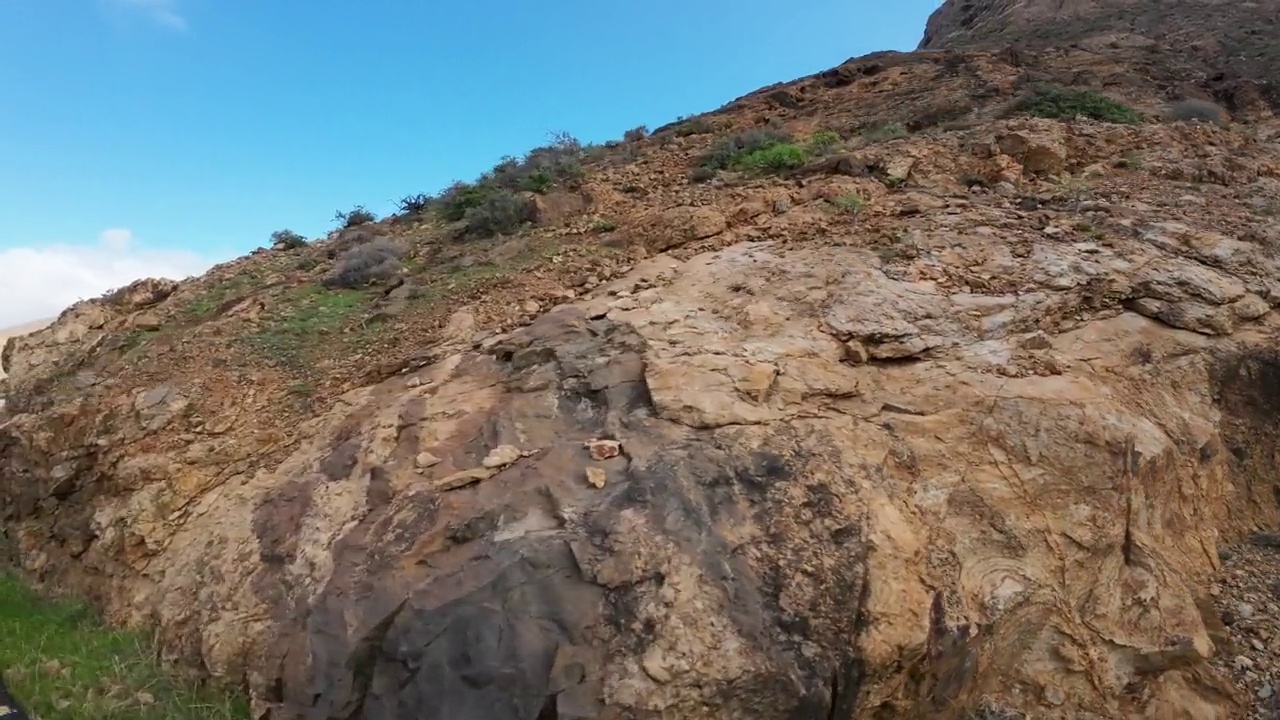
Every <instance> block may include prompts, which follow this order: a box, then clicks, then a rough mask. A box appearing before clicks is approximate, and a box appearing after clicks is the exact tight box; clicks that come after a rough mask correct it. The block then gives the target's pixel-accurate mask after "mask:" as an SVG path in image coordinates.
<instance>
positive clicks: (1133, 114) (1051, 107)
mask: <svg viewBox="0 0 1280 720" xmlns="http://www.w3.org/2000/svg"><path fill="white" fill-rule="evenodd" d="M1013 110H1014V112H1020V113H1024V114H1027V115H1034V116H1035V117H1042V118H1049V119H1052V120H1072V119H1074V118H1076V117H1077V116H1084V117H1087V118H1092V119H1094V120H1099V121H1101V122H1110V123H1123V124H1128V125H1132V124H1136V123H1140V122H1142V115H1141V114H1139V113H1138V111H1137V110H1134V109H1133V108H1131V107H1129V106H1128V105H1125V104H1123V103H1118V102H1116V101H1115V100H1112V99H1111V98H1109V97H1106V96H1105V95H1102V94H1099V93H1097V92H1094V91H1093V90H1087V89H1075V88H1061V87H1052V86H1045V87H1038V88H1035V89H1034V90H1032V91H1031V93H1030V94H1028V95H1026V96H1024V97H1023V98H1022V99H1021V100H1019V101H1018V102H1017V103H1015V104H1014V106H1013Z"/></svg>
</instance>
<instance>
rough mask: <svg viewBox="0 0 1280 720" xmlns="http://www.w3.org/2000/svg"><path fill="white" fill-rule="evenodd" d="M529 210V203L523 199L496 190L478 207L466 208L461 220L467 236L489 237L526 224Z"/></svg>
mask: <svg viewBox="0 0 1280 720" xmlns="http://www.w3.org/2000/svg"><path fill="white" fill-rule="evenodd" d="M530 210H531V208H530V205H529V202H528V201H527V200H525V199H524V198H522V197H520V196H519V195H516V194H515V193H512V192H509V191H505V190H498V191H495V192H493V193H491V194H489V195H488V196H486V197H485V199H484V201H483V202H481V203H480V204H479V205H476V206H475V207H471V208H468V209H467V211H466V214H465V216H464V218H463V219H464V220H465V221H466V223H467V234H468V235H472V236H475V237H490V236H492V235H499V234H502V233H508V232H512V231H514V230H516V229H517V228H519V227H520V226H521V225H523V224H524V223H526V222H528V221H529V220H530V219H531V217H530Z"/></svg>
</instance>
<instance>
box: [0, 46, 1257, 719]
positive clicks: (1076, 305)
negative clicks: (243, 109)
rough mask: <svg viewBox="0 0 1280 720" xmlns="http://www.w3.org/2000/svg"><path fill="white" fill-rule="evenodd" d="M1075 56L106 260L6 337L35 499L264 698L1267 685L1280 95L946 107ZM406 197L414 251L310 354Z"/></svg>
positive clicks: (908, 67)
mask: <svg viewBox="0 0 1280 720" xmlns="http://www.w3.org/2000/svg"><path fill="white" fill-rule="evenodd" d="M1098 52H1100V51H1098ZM1088 53H1094V55H1093V56H1090V57H1094V58H1095V60H1096V59H1097V58H1100V57H1103V56H1102V55H1098V54H1097V52H1095V51H1092V50H1087V49H1085V50H1081V49H1079V48H1076V49H1072V50H1070V52H1066V51H1064V55H1063V57H1069V58H1073V59H1081V58H1084V59H1085V60H1088V58H1087V57H1085V55H1087V54H1088ZM1052 57H1057V55H1054V54H1052V53H1048V54H1045V55H1043V56H1038V57H1035V58H1031V57H1029V56H1023V55H1019V54H1018V53H1013V54H1008V53H1005V54H1000V55H993V54H981V53H971V54H963V53H945V52H944V53H919V54H913V55H908V54H879V55H876V56H872V57H868V58H864V59H858V60H854V61H850V62H849V63H846V64H844V65H842V66H840V67H839V68H836V69H834V70H832V71H828V72H826V73H821V74H819V75H815V76H812V77H809V78H805V79H802V80H800V81H797V82H796V83H793V84H791V85H788V86H786V87H781V88H769V89H766V90H762V91H760V92H759V93H756V94H753V95H750V96H747V97H745V98H742V99H740V100H738V101H735V103H733V104H731V105H730V106H727V109H725V110H724V112H723V113H722V115H721V116H719V117H717V118H713V119H714V120H715V121H716V122H722V123H729V122H738V123H740V125H741V127H757V126H763V125H765V124H766V123H768V122H769V119H770V118H773V119H776V118H782V120H780V121H779V122H783V123H784V124H785V123H791V125H792V126H794V128H796V129H797V132H799V131H800V130H803V131H804V132H808V131H811V130H814V129H815V128H818V127H825V126H830V127H846V126H848V125H849V124H850V123H853V122H854V121H855V120H856V121H857V122H858V123H859V127H861V126H862V123H863V120H865V119H866V118H865V117H864V115H865V116H866V117H871V116H874V117H875V118H876V119H877V121H878V122H887V121H889V120H892V119H893V118H894V117H895V116H894V115H893V113H899V112H908V113H910V114H911V117H910V118H903V121H904V122H907V123H909V124H911V129H912V130H918V132H916V134H913V135H910V136H908V137H891V138H888V139H885V140H883V141H876V142H865V143H864V142H858V143H852V144H851V147H849V148H847V150H846V151H842V152H840V153H839V154H834V155H832V156H831V157H830V158H827V159H825V160H823V161H821V162H815V163H812V164H807V165H805V166H804V167H801V168H799V169H797V170H796V171H795V173H794V174H792V175H788V176H786V177H777V176H769V177H768V178H767V179H760V178H745V179H743V178H738V179H737V180H734V181H732V182H730V181H727V180H723V179H717V180H715V181H714V182H707V183H694V184H690V183H689V182H688V174H689V170H690V167H692V166H693V165H695V164H696V163H697V162H698V160H697V158H699V157H701V155H702V154H703V153H705V152H707V151H708V150H709V149H710V148H711V147H712V145H713V143H714V142H715V140H716V137H715V135H714V134H713V133H712V132H711V131H710V130H708V131H706V132H696V133H694V132H691V133H688V134H674V133H668V134H667V135H666V136H663V135H662V133H661V132H659V133H656V135H657V136H658V137H655V138H651V139H649V140H645V141H644V142H646V143H649V144H648V145H643V146H642V145H640V144H633V146H630V147H629V148H628V149H627V152H629V153H633V154H634V155H635V156H636V157H640V158H642V159H643V162H639V161H637V162H635V163H630V164H623V163H613V164H609V163H604V164H602V165H601V166H600V167H593V168H592V171H591V173H587V174H586V176H585V177H584V178H583V180H582V188H581V191H580V194H574V195H573V196H572V197H568V196H565V197H560V198H558V199H557V198H554V197H553V198H543V199H541V200H539V201H538V202H540V203H541V204H540V205H539V206H538V207H537V208H534V209H535V210H537V213H535V214H536V215H537V216H538V224H537V227H530V228H528V229H527V231H526V232H525V233H524V234H521V235H519V236H513V237H511V238H498V239H494V240H492V242H491V244H489V245H483V244H478V245H477V247H474V248H464V247H463V245H462V244H460V243H459V242H458V241H457V240H456V239H454V238H453V237H452V236H450V235H448V234H447V232H446V230H447V228H446V229H445V230H441V229H439V228H436V227H435V226H431V227H428V228H426V229H424V227H425V226H426V224H425V223H424V224H420V225H414V223H413V222H412V221H411V220H405V221H403V222H399V223H398V224H397V223H387V224H383V225H378V226H373V225H372V224H371V225H369V226H362V227H360V228H355V229H352V230H346V231H342V232H337V233H335V234H334V236H333V237H331V238H329V239H326V240H323V241H318V242H316V243H314V244H313V245H309V246H306V247H299V248H296V249H293V250H290V251H287V252H284V251H270V250H263V251H261V252H260V253H257V254H255V255H252V256H250V257H249V258H246V259H244V260H242V261H236V262H235V263H229V264H228V265H227V266H222V267H219V268H215V269H214V270H213V271H212V272H211V273H210V274H209V275H208V276H207V277H206V278H203V279H201V280H198V281H195V282H192V283H183V284H181V285H176V286H175V285H169V284H164V283H143V284H141V285H137V286H131V288H129V289H126V290H125V291H122V292H121V293H119V294H117V295H115V296H114V297H113V298H107V299H103V300H97V301H90V302H87V303H82V304H79V305H77V306H75V307H73V308H71V309H70V310H68V311H67V312H66V313H64V315H63V316H62V317H61V318H60V319H59V320H58V322H56V323H54V325H53V326H51V327H50V328H47V329H45V330H42V331H40V332H38V333H35V334H33V335H30V336H27V337H25V338H23V339H22V340H21V341H15V342H12V343H10V344H8V345H7V347H6V349H5V352H4V365H5V367H6V368H7V369H9V370H10V371H11V373H12V378H11V379H10V380H11V383H10V384H11V389H10V391H9V392H10V394H11V400H12V401H11V404H10V407H9V413H8V414H7V415H5V416H4V417H2V418H0V469H2V470H3V473H4V475H3V482H0V520H2V521H3V522H4V527H5V529H6V534H8V535H9V536H10V539H11V540H13V541H14V542H15V544H16V545H17V550H18V557H19V560H20V562H21V564H22V566H23V568H24V569H25V570H26V571H27V572H28V573H29V574H30V575H31V576H32V577H33V578H36V579H37V580H41V581H43V582H46V583H51V584H57V585H59V586H61V587H64V588H67V589H71V590H75V591H79V592H82V593H85V594H87V595H89V596H90V597H91V598H93V599H94V600H96V601H97V602H98V603H99V604H100V605H102V606H103V607H104V608H105V610H106V612H107V614H108V616H109V617H110V618H111V619H113V620H114V621H117V622H121V623H131V624H136V625H146V626H152V627H156V628H158V629H159V633H160V639H161V647H162V649H163V651H164V653H165V656H166V658H168V659H170V660H172V661H174V662H175V663H180V664H183V665H185V666H188V667H192V668H194V669H196V670H198V671H200V672H202V673H204V674H207V675H209V676H211V677H213V678H215V679H219V680H223V681H228V682H233V683H234V682H243V683H244V684H245V685H247V686H248V688H249V689H250V691H251V693H252V696H253V700H254V706H255V709H256V710H257V711H258V713H259V716H260V717H263V718H266V717H269V718H271V720H295V719H297V720H353V719H359V720H375V719H376V720H381V719H384V718H390V719H393V720H409V719H410V718H414V719H418V718H428V719H434V718H439V719H440V720H445V719H447V720H552V719H556V720H656V719H657V718H679V719H680V720H720V719H722V718H733V719H734V720H801V719H808V718H827V719H830V720H849V719H851V718H857V719H858V720H880V719H881V718H898V717H908V718H910V717H922V718H969V717H973V715H969V713H972V712H979V711H981V712H983V713H986V714H985V715H982V714H979V715H978V717H1017V716H1018V715H1017V714H1015V713H1019V712H1020V713H1025V714H1026V715H1027V716H1030V717H1037V718H1042V717H1043V718H1062V719H1064V720H1065V719H1067V718H1072V719H1076V718H1125V719H1133V720H1137V719H1138V718H1178V719H1182V718H1186V719H1194V720H1227V719H1228V718H1233V717H1237V716H1238V714H1239V713H1240V712H1241V711H1242V710H1243V708H1244V707H1245V706H1246V705H1247V704H1248V703H1249V702H1251V701H1250V699H1249V695H1248V694H1242V693H1241V692H1239V688H1237V687H1235V686H1233V684H1232V682H1231V681H1230V680H1229V679H1228V675H1229V674H1230V672H1233V671H1231V670H1229V669H1228V670H1224V668H1230V667H1234V666H1226V665H1224V663H1223V661H1222V659H1223V653H1224V652H1227V650H1226V648H1227V647H1228V646H1227V644H1226V640H1224V638H1226V637H1227V634H1226V633H1224V632H1223V631H1222V629H1221V624H1222V623H1221V618H1220V617H1219V616H1218V613H1217V612H1216V611H1215V608H1214V602H1213V601H1212V600H1211V599H1210V598H1211V597H1212V596H1210V595H1209V588H1210V586H1211V580H1212V578H1213V577H1214V576H1215V573H1217V572H1218V571H1219V570H1220V566H1221V560H1220V557H1219V552H1218V551H1219V548H1220V546H1222V545H1224V544H1227V543H1232V542H1237V541H1239V540H1241V539H1242V538H1244V537H1247V536H1249V535H1250V534H1252V533H1254V532H1256V531H1260V530H1262V531H1267V530H1269V531H1273V532H1274V531H1275V529H1276V526H1277V524H1278V523H1280V513H1277V507H1276V502H1277V501H1276V497H1277V496H1276V491H1275V487H1276V478H1275V468H1274V458H1275V457H1276V452H1277V450H1278V448H1280V445H1278V444H1277V438H1278V436H1280V431H1278V430H1277V425H1276V423H1275V418H1276V416H1277V411H1278V410H1280V384H1277V380H1276V378H1280V355H1278V353H1277V350H1276V343H1277V318H1276V313H1275V312H1273V308H1274V307H1276V306H1277V305H1280V225H1278V224H1277V223H1276V221H1275V216H1276V212H1277V209H1278V208H1280V148H1278V147H1277V145H1276V142H1275V137H1276V131H1275V128H1274V123H1271V124H1268V123H1266V122H1261V121H1259V123H1258V124H1255V125H1250V126H1246V127H1231V126H1227V127H1220V126H1216V125H1211V124H1203V123H1202V124H1157V123H1151V124H1144V125H1140V126H1125V125H1115V124H1106V123H1098V122H1092V121H1077V120H1071V121H1062V122H1060V121H1055V120H1043V119H1026V118H1013V119H1010V118H1006V117H1003V115H1002V112H1003V111H1000V112H997V111H996V110H995V109H991V110H989V111H988V109H985V108H979V107H976V106H975V107H969V106H965V108H967V109H963V108H962V112H961V113H960V115H963V114H965V113H968V112H970V111H972V113H973V118H976V119H980V120H982V122H981V123H978V122H977V121H976V120H973V122H971V123H970V124H965V123H960V124H959V125H956V126H952V125H949V124H948V123H947V122H946V121H944V120H943V118H952V119H954V118H955V117H956V115H955V114H954V113H953V110H954V109H955V107H957V106H956V104H955V102H953V101H955V100H957V99H963V100H964V102H970V101H971V100H972V99H973V98H976V97H979V96H982V97H1001V96H1004V95H1009V96H1010V97H1012V92H1013V89H1014V88H1016V87H1018V86H1019V84H1020V83H1024V82H1026V81H1028V80H1030V79H1034V78H1033V77H1031V76H1032V75H1035V72H1039V71H1038V70H1036V71H1035V72H1032V71H1031V70H1025V69H1026V68H1027V67H1030V66H1031V65H1029V64H1034V63H1040V65H1034V67H1036V68H1040V67H1053V68H1056V70H1057V71H1059V72H1066V70H1069V69H1072V68H1074V66H1071V67H1065V66H1063V67H1059V66H1053V65H1052V63H1051V62H1050V60H1046V59H1045V58H1052ZM1104 59H1105V58H1104ZM1033 61H1034V63H1033ZM1090 62H1092V61H1090ZM1107 63H1110V64H1107ZM1107 63H1104V62H1102V61H1101V60H1099V61H1098V62H1097V64H1093V65H1090V66H1089V68H1090V72H1094V71H1096V72H1097V75H1096V77H1100V78H1103V79H1104V80H1106V81H1107V82H1108V83H1112V82H1113V81H1114V82H1119V81H1120V80H1121V79H1123V78H1124V77H1127V76H1129V75H1128V74H1131V72H1136V70H1134V69H1133V67H1129V66H1123V65H1119V64H1116V63H1115V62H1111V61H1107ZM1064 68H1065V69H1064ZM1024 70H1025V73H1024ZM1099 82H1102V81H1101V80H1100V81H1099ZM1104 84H1106V83H1104ZM1157 99H1158V98H1156V97H1154V95H1153V94H1150V93H1149V94H1148V95H1146V96H1144V97H1143V98H1141V100H1142V101H1143V102H1145V103H1147V104H1148V105H1151V106H1157V105H1158V103H1157ZM856 113H860V114H861V115H857V116H856V117H855V114H856ZM984 113H985V114H984ZM971 119H972V118H971ZM823 123H825V125H824V124H823ZM710 125H711V123H708V127H710ZM577 192H578V191H575V193H577ZM851 198H856V199H857V201H856V202H854V201H853V200H851ZM588 208H589V209H590V212H593V213H597V214H598V217H594V218H586V217H582V216H581V213H585V212H587V211H588V210H587V209H588ZM606 220H607V221H606ZM436 232H439V235H438V236H436V235H430V233H436ZM383 237H388V238H394V240H395V241H396V242H400V243H403V244H404V246H405V248H406V252H407V253H408V254H409V255H408V256H409V257H411V258H412V259H413V260H415V261H417V263H418V265H417V266H416V267H417V268H418V269H417V270H415V273H416V274H413V273H410V274H411V275H412V277H406V278H404V279H403V282H402V283H400V284H398V285H396V286H394V287H390V286H388V287H383V288H374V289H369V290H367V291H363V292H365V293H366V295H367V296H368V298H363V297H362V301H363V300H364V299H367V300H368V301H369V307H368V308H366V309H367V313H365V314H363V315H353V316H351V318H349V319H350V320H351V321H350V322H349V323H348V324H339V325H333V326H332V327H328V328H327V330H326V333H327V334H326V333H319V334H318V335H317V336H316V337H317V338H319V339H318V340H317V339H313V338H311V337H310V336H308V337H307V338H304V339H305V340H308V341H312V342H315V343H317V344H318V345H319V346H320V348H321V350H322V351H323V352H314V353H312V354H311V355H309V356H305V357H307V358H308V359H310V360H311V361H312V362H313V366H309V367H305V368H301V369H300V366H301V365H302V363H301V362H300V360H299V358H301V357H304V355H303V354H302V353H301V352H300V351H298V348H297V347H296V345H295V346H290V345H289V344H288V342H287V341H289V340H290V339H291V338H292V339H293V340H296V339H297V338H296V337H293V336H289V335H288V334H287V332H286V331H288V330H290V329H291V328H292V329H296V328H297V327H299V326H301V327H303V328H311V329H314V327H315V325H314V324H312V325H308V324H306V323H300V322H293V323H292V324H290V323H291V322H292V321H294V320H296V319H297V318H298V315H296V314H295V313H297V312H300V311H299V310H298V309H299V308H304V307H307V305H306V303H307V302H311V301H314V300H315V298H317V297H325V298H329V297H331V296H324V295H321V293H323V292H324V288H323V287H322V286H319V285H317V284H316V282H315V280H316V278H317V277H321V276H322V275H323V272H324V271H325V270H326V269H327V268H328V265H326V263H328V264H332V262H333V260H334V258H335V257H338V256H340V255H341V251H342V250H344V249H346V248H349V247H352V246H354V245H355V244H358V243H360V242H368V241H370V239H371V238H383ZM424 237H428V239H427V240H424V239H423V238H424ZM441 238H444V240H441ZM465 252H471V253H475V257H472V256H466V255H465ZM450 263H453V264H450ZM437 267H447V268H449V269H450V271H451V272H450V273H443V272H438V273H435V274H433V271H431V270H423V269H422V268H437ZM511 268H515V269H514V270H512V269H511ZM504 272H505V275H504V274H503V273H504ZM309 273H310V274H309ZM495 277H496V278H498V280H497V281H495V282H493V283H492V284H490V285H483V284H482V281H483V280H484V279H485V278H490V279H492V278H495ZM476 288H479V289H476ZM362 312H363V311H362ZM309 319H310V320H313V321H316V322H317V323H318V322H319V321H318V320H316V318H315V317H311V318H309ZM322 319H323V318H322ZM273 323H274V324H273ZM379 323H380V324H379ZM370 326H372V327H374V328H375V332H373V333H366V334H364V335H361V333H362V332H365V331H366V330H367V329H368V327H370ZM282 328H283V329H282ZM357 336H358V337H361V338H364V340H365V341H367V344H366V345H344V344H343V342H344V341H345V339H346V338H348V337H357ZM379 343H381V344H379ZM246 347H248V348H249V350H245V348H246ZM263 348H266V349H267V350H269V351H272V353H273V354H268V355H265V356H264V355H263V354H261V353H259V354H256V355H255V354H253V353H252V352H251V351H252V350H262V349H263ZM310 349H312V350H315V349H316V348H315V347H312V348H310ZM282 350H284V351H289V352H284V351H282ZM304 371H305V372H304ZM1251 592H1252V590H1251ZM1254 692H1255V688H1253V687H1252V686H1250V687H1249V693H1254ZM983 708H985V710H982V709H983Z"/></svg>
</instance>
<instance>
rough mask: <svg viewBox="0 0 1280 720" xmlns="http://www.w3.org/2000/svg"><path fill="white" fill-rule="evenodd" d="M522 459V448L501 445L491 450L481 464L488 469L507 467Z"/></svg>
mask: <svg viewBox="0 0 1280 720" xmlns="http://www.w3.org/2000/svg"><path fill="white" fill-rule="evenodd" d="M520 457H521V453H520V448H518V447H516V446H514V445H499V446H498V447H496V448H494V449H492V450H490V451H489V454H488V455H485V456H484V460H482V461H481V463H480V464H481V465H484V466H485V467H487V468H500V467H506V466H507V465H510V464H511V463H513V462H515V461H517V460H519V459H520Z"/></svg>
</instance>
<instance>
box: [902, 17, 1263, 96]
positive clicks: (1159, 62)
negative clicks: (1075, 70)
mask: <svg viewBox="0 0 1280 720" xmlns="http://www.w3.org/2000/svg"><path fill="white" fill-rule="evenodd" d="M1278 22H1280V2H1277V0H1260V1H1258V2H1244V3H1241V2H1227V1H1225V0H1178V1H1173V2H1171V1H1168V0H1166V1H1165V2H1148V1H1143V0H946V2H944V3H943V4H942V6H941V7H939V8H938V9H937V10H936V11H934V13H933V15H932V16H930V18H929V22H928V24H927V26H926V28H925V33H924V37H923V39H922V40H921V41H920V47H921V48H922V49H931V50H936V49H943V48H946V49H953V50H954V49H961V48H963V49H989V50H993V49H1000V48H1002V47H1005V46H1011V45H1014V46H1018V47H1021V48H1026V49H1036V50H1053V51H1059V52H1060V51H1063V50H1064V49H1065V48H1067V47H1068V46H1076V47H1081V48H1084V49H1088V50H1093V51H1097V52H1102V53H1105V54H1107V55H1110V56H1112V57H1116V58H1122V59H1126V60H1129V61H1132V62H1135V63H1140V64H1145V65H1149V66H1151V65H1154V66H1160V67H1161V68H1162V70H1163V71H1165V72H1167V73H1170V74H1171V75H1173V76H1182V79H1183V80H1184V81H1191V80H1195V79H1197V78H1195V77H1194V76H1193V74H1194V73H1195V72H1196V71H1200V72H1201V73H1203V72H1204V71H1205V70H1206V68H1208V69H1210V72H1209V73H1208V75H1207V76H1208V77H1213V76H1214V75H1217V76H1218V77H1217V78H1216V80H1217V81H1219V82H1222V81H1226V82H1227V83H1230V82H1231V81H1232V80H1233V79H1244V80H1247V81H1253V82H1256V83H1259V84H1261V85H1262V87H1263V91H1264V92H1265V94H1266V95H1267V96H1268V99H1269V100H1270V102H1271V104H1272V106H1273V107H1275V106H1276V104H1277V103H1278V102H1280V86H1277V85H1276V81H1275V78H1276V77H1277V76H1278V73H1277V71H1280V54H1278V53H1277V52H1276V47H1275V38H1276V35H1277V32H1280V29H1278V26H1277V23H1278ZM1201 77H1206V76H1205V75H1201Z"/></svg>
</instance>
